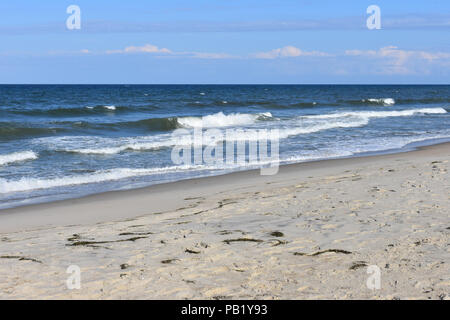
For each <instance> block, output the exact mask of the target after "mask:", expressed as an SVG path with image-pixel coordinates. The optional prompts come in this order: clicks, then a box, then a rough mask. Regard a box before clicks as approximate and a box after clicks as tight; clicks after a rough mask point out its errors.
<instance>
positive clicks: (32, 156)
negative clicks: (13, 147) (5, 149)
mask: <svg viewBox="0 0 450 320" xmlns="http://www.w3.org/2000/svg"><path fill="white" fill-rule="evenodd" d="M37 158H38V155H37V154H36V153H34V152H33V151H21V152H14V153H10V154H4V155H0V166H3V165H6V164H11V163H15V162H22V161H27V160H36V159H37Z"/></svg>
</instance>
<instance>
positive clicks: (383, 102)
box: [363, 98, 395, 106]
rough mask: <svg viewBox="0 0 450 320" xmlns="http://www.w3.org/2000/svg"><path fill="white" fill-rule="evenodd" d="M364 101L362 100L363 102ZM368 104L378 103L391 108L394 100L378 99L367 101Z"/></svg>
mask: <svg viewBox="0 0 450 320" xmlns="http://www.w3.org/2000/svg"><path fill="white" fill-rule="evenodd" d="M365 101H366V100H363V102H365ZM367 101H369V102H373V103H378V104H384V105H388V106H392V105H394V104H395V100H394V99H392V98H380V99H367Z"/></svg>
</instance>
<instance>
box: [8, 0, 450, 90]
mask: <svg viewBox="0 0 450 320" xmlns="http://www.w3.org/2000/svg"><path fill="white" fill-rule="evenodd" d="M72 4H74V5H78V6H79V7H80V9H81V29H80V30H68V29H67V28H66V20H67V18H68V17H69V14H67V13H66V9H67V7H68V6H69V5H72ZM372 4H375V5H377V6H379V7H380V9H381V27H382V28H381V30H369V29H368V28H367V27H366V19H367V18H368V17H369V14H367V13H366V9H367V7H368V6H369V5H372ZM449 31H450V2H449V1H448V0H428V1H411V0H410V1H405V0H397V1H380V0H371V1H365V0H341V1H335V0H334V1H332V0H317V1H312V0H311V1H302V0H296V1H293V0H258V1H256V0H191V1H187V0H176V1H175V0H165V1H153V0H146V1H145V0H127V1H123V0H121V1H118V0H109V1H105V0H95V1H93V0H71V1H63V0H52V1H50V0H40V1H32V0H27V1H24V0H15V1H2V2H1V3H0V39H1V40H2V41H0V83H148V84H154V83H155V84H157V83H444V84H449V83H450V81H449V80H450V41H449V40H450V37H449V35H450V33H449Z"/></svg>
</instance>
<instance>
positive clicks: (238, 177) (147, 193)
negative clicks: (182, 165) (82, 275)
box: [0, 138, 450, 233]
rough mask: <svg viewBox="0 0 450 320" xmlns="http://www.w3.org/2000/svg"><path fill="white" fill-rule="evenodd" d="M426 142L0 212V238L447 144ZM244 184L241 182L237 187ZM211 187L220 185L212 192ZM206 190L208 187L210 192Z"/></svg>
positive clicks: (168, 206) (158, 208)
mask: <svg viewBox="0 0 450 320" xmlns="http://www.w3.org/2000/svg"><path fill="white" fill-rule="evenodd" d="M444 139H445V138H444ZM437 140H443V139H437ZM431 141H436V139H434V140H433V139H431V140H424V141H420V142H414V143H411V144H408V145H405V146H404V147H402V148H399V149H391V150H383V151H374V152H368V153H363V154H361V155H353V156H348V157H339V158H332V159H323V160H313V161H306V162H299V163H290V164H283V165H280V167H279V172H278V173H277V174H276V175H273V176H260V174H259V172H260V169H250V170H243V171H235V172H230V173H225V174H220V175H212V176H206V177H199V178H192V179H183V180H178V181H173V182H166V183H161V184H154V185H150V186H146V187H140V188H133V189H128V190H113V191H106V192H101V193H95V194H90V195H86V196H82V197H79V198H70V199H63V200H56V201H50V202H43V203H37V204H30V205H23V206H17V207H12V208H6V209H0V233H4V232H16V231H21V230H26V229H33V228H45V227H51V226H64V225H72V224H92V223H101V222H108V221H111V220H122V219H129V218H136V217H140V216H143V215H146V214H155V213H160V212H169V211H171V210H177V209H179V208H180V206H183V205H184V204H185V202H186V200H185V199H186V198H191V197H196V193H202V194H203V193H205V192H206V189H208V191H211V194H214V193H217V192H220V191H221V190H226V188H227V187H229V186H233V185H238V186H240V185H241V184H242V186H244V187H245V186H246V185H247V184H249V183H250V184H251V183H268V182H271V181H272V179H273V181H279V180H284V179H285V178H286V176H289V175H290V173H291V172H292V171H297V170H302V171H303V170H306V171H308V170H321V169H331V170H333V168H334V166H340V165H343V166H346V165H348V166H351V165H353V164H364V163H370V162H373V161H377V160H383V159H385V158H386V159H389V158H392V157H395V156H396V155H402V154H408V153H420V152H421V151H426V150H438V149H439V148H445V147H446V146H447V147H448V146H450V142H435V143H432V144H429V143H427V142H431ZM305 173H306V172H305ZM245 180H247V181H246V182H243V181H245ZM217 183H220V184H222V185H221V186H217V185H216V184H217ZM210 184H213V186H211V185H210ZM186 189H189V191H186ZM172 191H174V192H177V193H178V194H180V195H181V196H182V199H175V201H173V200H174V199H172V198H171V195H170V193H171V192H172ZM160 196H162V198H159V197H160ZM116 197H121V198H124V199H125V200H129V201H135V203H134V205H135V208H134V211H135V212H134V213H126V214H124V213H123V212H122V211H123V210H122V209H123V208H122V207H121V206H119V208H116V207H111V206H114V205H115V204H116V203H120V202H121V199H117V198H116ZM142 197H145V199H141V198H142ZM156 200H158V201H156ZM105 201H106V202H111V204H109V203H103V202H105ZM91 204H98V205H100V206H101V207H103V209H105V210H103V212H102V214H98V215H96V216H95V217H93V216H92V215H91V214H90V213H89V212H85V211H84V209H85V208H89V207H90V205H91ZM149 204H151V206H149ZM63 209H64V210H65V211H69V212H68V213H64V214H63V215H62V214H60V213H59V211H61V210H63ZM100 211H102V210H100ZM105 211H107V212H108V213H107V214H106V215H105V214H104V212H105ZM39 215H42V216H39ZM42 217H46V219H45V221H43V220H42ZM49 220H51V221H49Z"/></svg>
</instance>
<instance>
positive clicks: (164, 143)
mask: <svg viewBox="0 0 450 320" xmlns="http://www.w3.org/2000/svg"><path fill="white" fill-rule="evenodd" d="M449 111H450V86H449V85H0V209H4V208H10V207H16V206H21V205H27V204H32V203H40V202H49V201H55V200H60V199H68V198H76V197H82V196H85V195H89V194H94V193H100V192H105V191H111V190H124V189H132V188H139V187H144V186H149V185H152V184H158V183H164V182H170V181H177V180H182V179H189V178H195V177H202V176H210V175H218V174H224V173H228V172H233V171H238V170H247V169H251V168H257V167H258V166H259V165H260V164H259V163H253V162H252V160H251V159H250V158H249V157H247V158H245V159H244V161H240V162H236V163H234V164H232V165H231V164H223V165H216V166H211V165H202V164H192V165H189V164H183V165H180V164H175V163H174V162H173V160H172V157H171V155H172V150H173V147H174V145H177V144H183V143H184V144H186V143H189V142H186V141H189V139H186V137H184V136H182V135H181V136H180V135H178V136H174V134H173V133H174V132H175V130H178V129H185V130H184V132H185V133H186V132H187V133H189V132H191V131H193V130H194V129H198V128H199V127H202V128H203V130H207V129H219V130H227V129H243V130H244V131H243V132H244V134H243V136H241V137H240V138H244V139H245V132H246V131H245V130H263V129H270V130H273V129H276V130H277V131H278V132H279V137H280V142H279V161H280V163H281V164H287V163H296V162H304V161H313V160H319V159H330V158H340V157H352V156H359V155H366V154H373V153H384V152H394V151H395V152H396V151H402V150H408V148H411V147H414V146H418V145H426V144H432V143H437V142H444V141H450V115H449ZM183 141H184V142H183ZM217 143H222V142H219V141H218V142H217Z"/></svg>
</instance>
